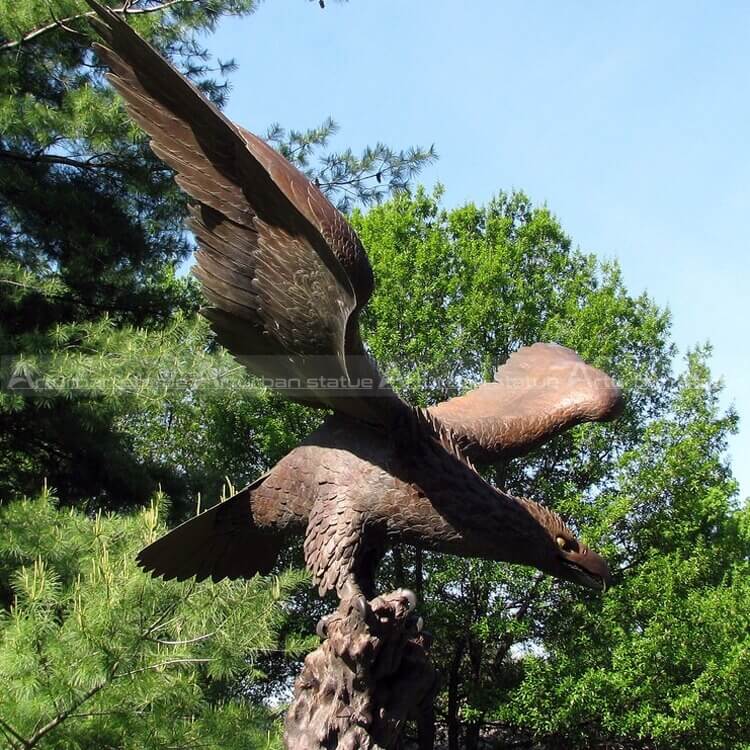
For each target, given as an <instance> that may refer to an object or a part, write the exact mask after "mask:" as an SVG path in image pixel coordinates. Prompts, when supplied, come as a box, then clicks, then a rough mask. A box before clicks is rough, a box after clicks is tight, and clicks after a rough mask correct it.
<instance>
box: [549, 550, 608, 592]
mask: <svg viewBox="0 0 750 750" xmlns="http://www.w3.org/2000/svg"><path fill="white" fill-rule="evenodd" d="M561 562H562V565H563V567H564V568H565V570H566V572H567V573H568V576H566V577H567V578H568V580H570V581H572V582H573V583H577V584H580V585H581V586H586V587H587V588H590V589H596V590H597V591H606V590H607V589H608V588H609V585H610V583H611V581H612V576H611V574H610V572H609V565H607V561H606V560H605V559H604V558H603V557H602V556H601V555H597V553H596V552H592V551H591V550H588V549H587V550H586V551H585V552H584V553H583V554H576V555H567V556H566V557H563V558H562V559H561Z"/></svg>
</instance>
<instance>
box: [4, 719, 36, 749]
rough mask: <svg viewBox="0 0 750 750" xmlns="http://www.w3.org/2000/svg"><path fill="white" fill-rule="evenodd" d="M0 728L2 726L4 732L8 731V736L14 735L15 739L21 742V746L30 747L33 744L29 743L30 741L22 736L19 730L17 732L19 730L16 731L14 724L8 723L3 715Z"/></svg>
mask: <svg viewBox="0 0 750 750" xmlns="http://www.w3.org/2000/svg"><path fill="white" fill-rule="evenodd" d="M0 728H2V730H3V731H4V732H6V736H7V735H10V736H11V737H13V739H15V740H16V741H17V742H18V743H19V744H20V747H24V748H29V747H31V745H29V743H28V740H25V739H24V738H23V737H22V736H21V735H20V734H19V733H18V732H17V731H16V730H15V729H14V728H13V727H12V726H11V725H10V724H8V722H7V721H5V719H3V718H2V717H0Z"/></svg>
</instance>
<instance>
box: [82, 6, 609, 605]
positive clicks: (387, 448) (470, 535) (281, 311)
mask: <svg viewBox="0 0 750 750" xmlns="http://www.w3.org/2000/svg"><path fill="white" fill-rule="evenodd" d="M87 2H88V3H89V5H90V6H91V7H92V8H93V9H94V11H95V12H96V14H97V18H95V19H93V21H94V23H95V26H96V28H97V30H98V32H99V33H100V35H101V37H102V39H103V40H104V42H105V44H104V45H101V44H97V45H95V48H96V51H97V53H98V55H99V57H100V58H101V60H102V61H103V62H104V63H105V64H106V65H107V66H108V67H109V68H110V70H111V73H110V74H109V80H110V81H111V83H112V85H113V86H114V87H115V89H116V90H117V91H119V93H120V94H121V95H122V97H123V99H124V100H125V103H126V105H127V108H128V111H129V113H130V115H131V116H132V117H133V119H134V120H135V121H136V122H137V123H138V124H139V125H140V126H141V127H142V128H143V130H144V131H146V133H147V134H148V135H149V136H150V138H151V147H152V149H153V151H154V152H155V154H156V155H157V156H158V157H160V158H161V159H162V160H163V161H164V162H165V163H166V164H167V165H168V166H169V167H171V168H172V169H174V170H175V172H176V181H177V183H178V184H179V185H180V187H181V188H182V189H183V190H184V191H185V192H186V193H187V194H188V195H189V196H190V197H191V198H192V200H193V203H192V205H191V208H190V214H191V216H190V220H189V227H190V229H191V230H192V231H193V232H194V234H195V237H196V239H197V242H198V245H199V250H198V252H197V254H196V265H195V268H194V272H195V275H196V276H197V277H198V279H199V280H200V282H201V285H202V288H203V293H204V295H205V296H206V298H207V300H208V302H209V303H210V307H208V308H207V309H205V310H204V311H203V312H204V314H205V315H206V316H207V317H208V319H209V321H210V323H211V326H212V328H213V330H214V332H215V333H216V336H217V338H218V341H219V342H220V343H221V344H222V345H223V346H225V347H226V348H227V349H228V350H229V351H230V352H231V353H232V354H233V355H234V356H235V357H236V358H237V359H238V361H240V362H242V363H243V364H244V365H245V366H246V367H247V369H248V370H249V371H250V372H251V373H253V374H255V375H256V376H260V377H262V378H263V379H264V380H265V382H268V383H270V384H271V385H272V386H274V387H277V388H279V389H280V390H281V391H282V392H283V393H284V395H286V396H288V397H290V398H293V399H295V400H296V401H298V402H300V403H303V404H306V405H309V406H314V407H320V408H324V409H329V410H331V411H332V412H333V414H332V415H331V416H329V417H328V418H327V419H326V421H325V422H324V424H323V426H322V427H320V429H318V430H317V431H316V432H314V433H313V434H312V435H310V436H309V437H308V438H307V439H306V440H305V441H304V442H303V443H302V444H301V445H300V446H299V447H297V448H296V449H294V450H293V451H292V452H291V453H289V454H288V455H287V456H286V457H285V458H284V459H283V460H281V461H280V462H279V463H278V464H277V465H276V466H275V467H274V468H273V469H271V470H270V471H269V472H268V473H266V474H265V475H264V476H262V477H260V478H259V479H257V480H256V481H255V482H253V483H252V484H251V485H250V486H248V487H246V488H245V489H243V490H242V491H241V492H239V493H238V494H236V495H235V496H234V497H232V498H230V499H229V500H226V501H224V502H222V503H220V504H218V505H216V506H214V507H212V508H210V509H209V510H207V511H205V512H203V513H201V514H200V515H197V516H196V517H194V518H192V519H191V520H189V521H187V522H186V523H184V524H182V525H181V526H179V527H177V528H176V529H174V530H172V531H171V532H169V533H168V534H167V535H165V536H164V537H162V538H160V539H158V540H156V541H155V542H153V543H152V544H151V545H149V546H148V547H146V548H145V549H144V550H142V551H141V552H140V553H139V555H138V561H139V563H140V564H141V566H142V567H143V568H145V569H146V570H148V571H151V572H152V573H153V574H154V575H161V576H163V577H164V578H165V579H172V578H176V579H180V580H183V579H187V578H191V577H195V578H196V579H198V580H201V579H205V578H209V577H210V578H212V579H213V580H214V581H218V580H220V579H223V578H248V577H251V576H253V575H254V574H256V573H268V572H269V571H271V569H272V567H273V565H274V562H275V560H276V557H277V555H278V553H279V551H280V550H281V549H282V548H283V547H284V546H285V545H286V544H287V540H288V538H289V536H290V535H291V534H299V533H302V534H304V535H305V537H304V553H305V561H306V564H307V566H308V568H309V570H310V572H311V574H312V576H313V579H314V581H315V583H316V584H317V586H318V588H319V590H320V592H321V594H323V593H325V592H326V591H329V590H335V591H336V592H337V593H338V594H339V596H340V597H342V598H343V597H351V596H354V595H359V594H364V595H366V596H368V597H369V596H371V595H372V593H373V585H374V575H375V571H376V568H377V565H378V563H379V562H380V560H381V559H382V557H383V555H384V553H385V551H386V550H387V549H388V547H389V545H393V544H396V543H405V544H411V545H416V546H418V547H422V548H425V549H431V550H438V551H442V552H448V553H453V554H456V555H462V556H466V557H481V558H488V559H492V560H499V561H507V562H511V563H521V564H524V565H530V566H533V567H535V568H537V569H539V570H541V571H544V572H545V573H548V574H550V575H553V576H556V577H557V578H561V579H565V580H568V581H574V582H576V583H579V584H582V585H585V586H589V587H593V588H604V587H606V585H607V582H608V581H609V571H608V568H607V564H606V562H605V560H604V559H603V558H602V557H601V556H599V555H598V554H596V553H595V552H593V551H591V550H589V549H588V548H587V547H586V546H585V545H584V544H583V543H581V542H580V541H578V540H577V539H576V537H575V535H574V534H573V533H572V532H571V530H570V529H569V528H568V527H567V526H566V524H565V523H564V522H563V520H562V519H561V518H560V517H559V516H558V515H557V514H556V513H554V512H553V511H551V510H550V509H548V508H546V507H544V506H543V505H540V504H538V503H535V502H532V501H530V500H527V499H525V498H520V497H514V496H512V495H510V494H508V493H506V492H504V491H502V490H499V489H497V488H495V487H494V486H492V485H491V484H489V483H488V482H487V481H485V480H484V479H483V478H482V476H481V475H480V474H479V473H478V471H477V470H476V468H475V466H474V462H476V463H478V464H488V463H492V462H497V461H500V460H503V459H507V458H509V457H513V456H521V455H523V454H525V453H527V452H528V451H530V450H532V449H533V448H535V447H537V446H539V445H541V444H542V443H544V442H545V441H547V440H549V439H550V438H552V437H554V436H555V435H557V434H559V433H560V432H562V431H564V430H567V429H569V428H570V427H572V426H574V425H577V424H580V423H582V422H587V421H602V420H608V419H611V418H613V417H614V416H616V415H617V414H618V413H619V411H620V410H621V407H622V394H621V391H620V389H619V388H618V387H617V385H616V384H615V383H614V382H613V381H612V380H611V379H610V378H609V377H608V376H607V375H605V374H604V373H602V372H600V371H599V370H597V369H595V368H594V367H591V366H589V365H587V364H586V363H585V362H583V360H581V359H580V358H579V357H578V356H577V355H576V354H575V353H574V352H573V351H571V350H569V349H566V348H564V347H562V346H558V345H556V344H545V343H539V344H534V345H533V346H531V347H526V348H523V349H520V350H519V351H517V352H515V353H514V354H513V355H512V356H511V357H510V358H509V360H508V361H507V362H506V363H505V364H504V365H503V366H502V367H500V368H499V369H498V370H497V372H496V375H495V380H494V382H492V383H485V384H482V385H480V386H479V387H478V388H476V389H475V390H473V391H470V392H469V393H467V394H465V395H463V396H459V397H457V398H453V399H451V400H449V401H446V402H444V403H441V404H438V405H437V406H434V407H432V408H429V409H419V408H414V407H412V406H410V405H409V404H407V403H406V402H405V401H403V400H402V399H401V398H400V397H399V396H398V395H397V394H396V393H395V392H394V391H393V390H392V389H391V388H390V387H389V386H388V384H387V383H385V382H384V380H383V378H382V377H381V375H380V373H379V371H378V368H377V365H376V364H375V362H374V361H373V359H372V358H371V357H370V356H369V354H368V352H367V350H366V348H365V346H364V345H363V342H362V339H361V338H360V331H359V323H358V320H359V315H360V312H361V310H362V309H363V308H364V306H365V305H366V304H367V301H368V299H369V298H370V295H371V294H372V291H373V284H374V280H373V273H372V269H371V267H370V264H369V262H368V259H367V255H366V253H365V250H364V248H363V247H362V244H361V243H360V241H359V239H358V237H357V235H356V234H355V232H354V230H353V229H352V228H351V226H350V225H349V224H348V223H347V221H346V219H345V218H344V217H343V216H342V215H341V214H340V213H339V212H338V211H337V210H336V209H335V208H334V206H333V205H331V203H330V202H329V201H328V200H327V198H326V197H325V195H324V194H323V193H322V192H321V191H320V190H319V189H318V187H317V186H316V185H314V184H312V183H311V182H310V181H309V180H308V179H307V178H306V177H305V176H304V175H303V174H302V173H301V172H299V171H298V170H297V169H296V168H295V167H294V166H292V165H291V164H290V163H289V162H287V161H286V160H285V159H284V158H283V157H282V156H281V155H280V154H278V153H277V152H276V151H274V150H273V149H272V148H270V147H269V146H268V145H267V144H266V143H264V142H263V141H262V140H261V139H259V138H258V137H257V136H255V135H253V134H252V133H249V132H247V131H246V130H243V129H242V128H240V127H238V126H237V125H235V124H234V123H233V122H231V121H230V120H229V119H228V118H227V117H226V116H225V115H224V114H223V113H222V112H221V111H220V110H219V109H218V108H216V107H215V106H214V105H213V104H212V103H211V102H209V101H208V100H207V99H206V98H205V97H204V96H203V95H202V94H201V93H200V92H199V91H198V89H197V88H196V87H195V86H194V85H193V84H192V83H191V82H190V81H189V80H188V79H187V78H185V77H184V76H183V75H181V74H180V73H179V72H178V71H177V70H176V69H175V68H174V67H173V66H172V65H171V64H170V63H169V62H168V61H167V60H165V59H164V58H163V57H162V56H161V55H160V54H159V53H158V52H157V51H156V50H155V49H154V48H153V47H152V46H151V45H149V44H148V43H147V42H146V41H145V40H143V39H142V38H141V37H140V36H139V35H138V34H137V33H136V32H135V31H133V30H132V29H131V28H130V27H129V26H128V25H127V24H126V23H125V22H124V21H123V20H122V19H121V18H120V17H119V16H118V15H117V14H115V13H114V12H112V11H111V10H109V9H108V8H106V7H104V6H102V5H101V4H99V3H98V2H96V1H95V0H87Z"/></svg>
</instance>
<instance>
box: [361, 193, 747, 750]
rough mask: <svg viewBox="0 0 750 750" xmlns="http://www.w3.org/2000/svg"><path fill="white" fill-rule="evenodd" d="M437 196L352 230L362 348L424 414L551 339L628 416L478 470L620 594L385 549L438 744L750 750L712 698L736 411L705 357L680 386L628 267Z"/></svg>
mask: <svg viewBox="0 0 750 750" xmlns="http://www.w3.org/2000/svg"><path fill="white" fill-rule="evenodd" d="M439 198H440V191H439V190H438V191H437V193H436V194H434V195H432V196H430V195H427V194H425V193H424V192H419V193H417V195H416V196H414V197H413V198H409V197H406V196H402V197H400V198H397V199H396V200H394V201H391V202H389V203H388V204H386V205H384V206H381V207H378V208H375V209H373V210H371V211H370V212H369V213H368V214H366V215H363V214H361V213H357V214H355V216H354V221H355V224H356V226H357V229H358V232H359V234H360V236H361V237H362V239H363V241H364V243H365V245H366V247H367V248H368V253H369V255H370V258H371V260H372V262H373V265H374V268H375V275H376V278H377V280H378V286H377V290H376V294H375V296H374V298H373V300H372V303H371V305H370V307H369V309H368V313H367V315H366V317H365V325H366V326H367V329H368V338H367V340H368V344H369V345H370V347H371V348H372V349H373V351H374V352H375V354H376V356H377V357H378V359H379V361H380V362H381V363H383V364H386V365H388V366H390V370H391V371H392V373H393V374H394V376H395V379H396V380H397V382H399V385H400V386H401V388H402V390H403V391H405V392H406V393H407V394H408V395H409V397H410V398H411V399H412V400H413V401H416V402H418V403H422V404H429V403H434V402H436V401H439V400H442V399H444V398H447V397H449V396H452V395H455V394H456V393H457V392H459V391H461V390H464V389H466V388H468V387H469V386H470V385H471V384H472V383H474V382H476V381H477V380H480V379H486V378H487V377H488V376H490V375H491V372H492V370H493V369H494V368H495V367H496V366H497V365H498V364H501V363H502V362H503V361H504V360H505V358H506V357H507V356H508V354H509V353H510V352H511V351H513V350H514V349H516V348H518V347H519V346H521V345H525V344H530V343H533V342H534V341H539V340H547V341H549V340H552V341H557V342H559V343H561V344H564V345H567V346H570V347H572V348H574V349H576V350H577V351H578V352H580V353H581V355H582V356H583V357H584V358H585V359H587V360H588V361H590V362H593V363H595V364H596V365H598V366H600V367H602V368H603V369H604V370H606V371H608V372H611V373H612V374H614V375H615V376H616V378H617V379H618V380H619V381H620V382H621V384H622V385H623V387H624V389H625V392H626V393H627V395H628V403H627V407H626V410H625V414H624V415H623V416H622V417H621V418H620V419H619V420H618V421H616V422H614V423H612V424H607V425H597V426H591V425H589V426H584V427H580V428H577V429H575V430H573V431H571V432H570V433H568V434H566V435H564V436H561V437H559V438H557V439H556V440H554V441H552V442H551V443H550V444H549V445H548V446H545V447H544V448H542V449H539V450H538V451H536V452H535V453H534V454H533V455H532V456H530V457H528V458H526V459H524V460H523V461H515V462H510V463H509V464H507V465H502V466H498V467H495V468H494V469H493V470H491V471H489V472H488V478H490V479H491V480H492V481H494V482H496V483H497V484H498V485H500V486H502V487H506V488H508V489H509V490H510V491H512V492H515V493H516V494H522V495H526V496H531V497H534V498H536V499H539V500H542V501H544V502H545V503H547V504H548V505H550V506H552V507H554V508H556V509H557V510H558V511H560V512H561V513H562V514H563V515H564V516H566V517H568V518H570V519H573V520H574V522H575V524H576V525H577V526H578V531H579V532H580V534H581V535H582V536H583V537H584V538H585V539H586V540H587V541H588V542H590V543H592V544H593V545H595V546H596V547H597V548H601V549H603V550H604V551H605V553H607V555H608V557H609V558H610V559H611V560H612V561H613V563H614V564H615V566H616V577H617V580H618V586H617V587H616V588H614V589H613V590H612V591H611V592H608V593H607V594H606V595H604V596H600V595H595V594H589V593H586V592H585V591H582V590H581V589H577V588H574V587H572V586H570V585H568V584H557V583H553V582H552V581H550V580H549V579H545V578H544V577H542V576H539V575H537V574H534V573H532V572H531V571H527V570H524V569H519V568H514V567H509V566H504V565H498V564H495V563H491V562H485V561H476V560H474V561H466V560H458V559H454V558H449V557H443V556H439V555H433V554H423V553H421V552H419V551H417V552H411V551H409V550H397V551H395V552H394V554H393V555H392V558H391V560H390V567H389V570H388V571H387V578H390V580H386V581H384V585H386V586H387V585H396V584H398V585H409V586H412V587H414V588H415V589H416V590H417V593H418V594H419V595H420V599H421V600H422V604H421V605H420V606H421V608H422V610H423V611H424V613H425V620H426V622H427V623H428V626H429V627H430V629H431V630H432V631H433V632H434V634H435V658H436V660H437V662H438V666H439V668H440V670H441V672H442V674H443V675H444V691H443V693H442V695H441V696H440V700H439V703H438V712H439V716H440V720H441V724H442V726H443V728H444V730H445V733H446V735H447V738H446V739H447V742H448V746H449V747H450V748H451V749H452V750H453V749H454V748H458V747H459V746H465V747H467V748H476V747H477V746H478V744H479V742H480V738H482V737H484V738H485V739H487V738H489V737H492V738H494V742H495V743H496V745H497V746H498V747H505V746H508V747H517V746H518V742H519V741H520V742H522V743H523V742H528V743H529V745H531V744H532V743H534V742H536V743H539V744H540V746H550V747H553V746H554V747H557V746H561V745H560V743H562V746H565V747H574V746H585V747H590V746H594V745H596V744H597V743H600V744H601V746H602V747H604V746H610V745H607V743H608V742H609V743H611V742H618V743H620V744H621V745H622V746H633V747H650V746H652V745H653V743H654V742H658V743H659V747H675V748H679V747H687V746H695V747H699V746H706V747H712V746H715V747H742V745H741V744H737V743H740V741H741V740H742V738H745V739H746V738H747V725H746V723H745V722H744V721H743V720H741V719H739V718H735V719H732V718H731V716H730V714H731V709H732V708H734V709H735V710H737V708H738V706H737V704H736V703H735V704H733V703H732V702H731V700H729V699H728V698H727V696H729V695H731V694H734V695H737V691H733V692H732V691H730V692H725V691H723V690H722V691H717V692H716V693H715V694H714V695H711V694H710V692H709V691H710V686H713V685H714V684H715V683H716V682H717V681H720V679H721V677H720V676H725V677H728V675H729V674H732V675H733V677H732V680H730V682H729V684H730V685H735V684H737V680H740V681H741V680H742V679H743V676H744V671H743V670H746V667H743V664H746V663H747V655H748V643H747V640H746V635H745V630H746V624H747V614H748V610H747V598H746V597H747V588H746V586H745V585H743V584H742V581H743V580H744V577H745V576H746V565H747V562H746V558H747V549H748V548H747V540H746V538H745V542H744V546H743V543H742V542H741V535H740V532H739V528H740V527H741V526H742V524H741V523H740V520H741V518H744V516H743V515H742V514H739V515H738V514H737V512H736V509H735V505H734V503H735V499H734V498H735V494H736V485H735V483H734V482H733V480H732V478H731V472H730V470H729V468H728V467H727V466H726V464H725V460H724V458H723V455H724V450H725V447H726V438H727V436H728V434H730V433H731V432H732V431H733V430H734V429H735V428H736V416H735V415H734V414H733V413H731V412H730V413H728V414H721V413H720V411H719V407H718V403H717V398H718V393H719V387H718V386H717V385H716V384H715V383H712V382H711V380H710V374H709V372H708V369H707V365H706V358H707V352H706V351H703V350H699V351H696V352H695V353H693V354H692V355H691V356H690V358H689V361H688V366H687V369H686V371H685V372H684V373H683V374H682V375H680V376H675V375H674V374H673V355H674V349H673V346H672V344H671V342H670V338H669V316H668V315H667V313H665V312H664V311H663V310H660V309H659V308H658V307H657V306H656V305H655V304H654V303H653V302H652V301H651V300H649V299H648V298H647V297H646V296H640V297H633V296H631V295H629V294H628V292H627V290H625V288H624V287H623V284H622V280H621V276H620V272H619V269H618V268H617V266H616V264H611V263H606V264H603V263H600V262H598V261H597V260H596V259H595V258H594V257H593V256H589V255H585V254H583V253H581V252H580V251H577V250H573V249H572V248H571V243H570V240H569V239H568V238H567V237H566V236H565V234H564V233H563V231H562V230H561V228H560V225H559V223H558V222H557V220H556V219H555V218H554V217H553V216H552V215H551V214H550V212H549V211H548V210H546V209H544V208H534V207H533V206H532V205H531V204H530V202H529V200H528V198H527V197H526V196H525V195H523V194H522V193H514V194H512V195H504V194H501V195H500V196H499V197H498V198H497V199H496V200H494V201H493V202H491V203H490V204H489V205H488V206H487V207H485V208H478V207H476V206H474V205H467V206H464V207H462V208H459V209H455V210H452V211H446V210H443V209H441V208H440V206H439ZM745 527H746V522H745ZM699 601H700V602H701V607H700V608H698V609H697V608H696V604H697V602H699ZM637 603H639V604H637ZM638 606H640V609H639V615H638V617H637V618H636V619H632V618H630V617H627V616H626V615H628V614H632V612H633V611H634V608H636V607H638ZM722 606H728V607H729V611H730V612H732V615H731V616H730V618H729V619H730V623H727V622H725V621H724V619H723V618H724V615H723V613H722V610H721V607H722ZM741 612H744V614H743V615H741V616H737V613H741ZM680 620H681V621H682V622H683V624H682V625H681V626H680V629H679V630H676V629H675V631H674V632H672V633H671V635H670V631H669V623H671V622H677V621H680ZM693 633H694V634H695V637H696V639H698V641H699V642H701V643H702V642H704V641H705V642H708V641H710V642H711V643H712V648H711V649H710V650H701V651H699V652H697V653H693V652H692V650H691V649H690V647H689V645H688V646H686V647H685V648H684V649H683V652H685V651H689V652H691V654H692V657H691V658H692V661H690V659H688V658H687V657H684V654H683V656H682V657H681V656H680V654H679V653H678V649H677V648H676V645H677V643H679V642H680V639H685V640H686V641H687V643H688V644H689V642H690V638H691V637H692V636H691V634H693ZM660 634H661V635H660ZM660 638H661V644H662V645H660V640H659V639H660ZM667 640H669V643H671V645H672V647H673V648H672V650H671V651H668V650H667V649H666V646H665V645H664V643H665V642H666V641H667ZM660 648H663V651H662V652H661V655H660V657H659V659H654V658H653V654H654V653H656V652H658V651H659V649H660ZM631 650H632V653H631ZM652 652H653V653H652ZM681 658H682V661H680V659H681ZM688 663H689V668H688V667H687V664H688ZM734 675H736V677H735V676H734ZM646 685H650V687H648V688H647V687H646ZM639 688H641V689H639ZM618 691H619V692H618ZM742 695H744V693H742ZM700 701H703V702H704V704H703V705H704V707H703V709H702V710H701V711H698V710H695V708H696V706H697V705H698V703H699V702H700ZM714 701H715V702H714ZM745 705H747V703H746V702H745ZM703 715H705V716H706V717H708V716H711V717H712V719H711V721H707V720H705V721H704V720H703V719H701V716H703ZM691 733H692V734H691ZM519 737H521V738H523V739H521V740H519ZM576 743H579V744H578V745H577V744H576ZM649 743H650V744H649ZM701 743H703V745H701ZM712 743H713V744H712ZM732 743H735V744H732Z"/></svg>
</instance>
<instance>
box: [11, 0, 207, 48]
mask: <svg viewBox="0 0 750 750" xmlns="http://www.w3.org/2000/svg"><path fill="white" fill-rule="evenodd" d="M195 2H199V0H166V2H163V3H161V4H160V5H154V6H153V7H151V8H132V7H131V5H132V2H126V3H125V4H124V5H123V6H122V7H121V8H112V11H113V12H114V13H120V14H122V15H128V16H135V15H143V14H144V13H156V12H157V11H160V10H166V9H167V8H170V7H172V6H173V5H180V4H183V3H195ZM95 15H96V13H95V12H94V11H93V10H90V11H88V12H86V13H76V14H75V15H73V16H67V17H66V18H60V19H55V20H54V21H52V22H51V23H48V24H45V25H44V26H39V27H37V28H36V29H33V30H32V31H29V32H28V33H27V34H25V35H24V36H22V37H21V38H20V39H16V40H13V41H9V42H4V43H3V44H0V52H6V51H8V50H11V49H15V48H16V47H20V46H21V45H23V44H26V43H27V42H30V41H32V40H34V39H37V38H39V37H40V36H43V35H44V34H48V33H49V32H50V31H54V30H55V29H60V28H62V29H66V26H67V24H69V23H71V22H73V21H78V20H80V19H82V18H91V17H92V16H95ZM66 30H67V29H66ZM75 33H77V32H75Z"/></svg>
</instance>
